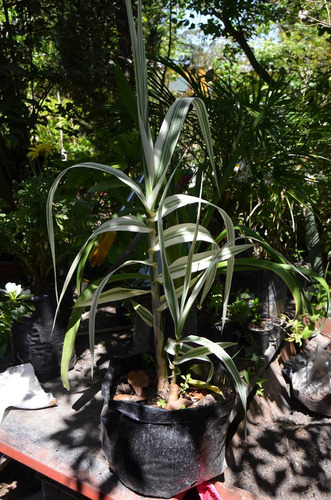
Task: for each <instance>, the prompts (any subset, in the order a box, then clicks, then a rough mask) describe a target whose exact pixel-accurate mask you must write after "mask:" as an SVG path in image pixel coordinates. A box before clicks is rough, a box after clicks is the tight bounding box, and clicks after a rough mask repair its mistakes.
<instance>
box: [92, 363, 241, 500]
mask: <svg viewBox="0 0 331 500" xmlns="http://www.w3.org/2000/svg"><path fill="white" fill-rule="evenodd" d="M116 371H117V368H116V367H115V368H114V366H111V367H110V369H109V371H108V373H107V375H106V378H105V380H104V383H103V396H104V399H105V402H104V407H103V410H102V413H101V424H102V445H103V449H104V452H105V455H106V457H107V459H108V462H109V465H110V467H111V469H112V470H113V471H114V473H115V474H116V475H117V477H118V478H119V479H120V480H121V482H122V483H124V484H125V486H127V487H128V488H130V489H131V490H133V491H136V492H137V493H139V494H141V495H146V496H152V497H159V498H170V497H172V496H175V495H176V494H178V493H180V492H184V491H186V490H188V489H190V488H192V487H193V486H195V485H197V484H199V483H202V482H205V481H207V480H208V479H211V478H213V477H216V476H218V475H219V474H221V473H222V472H223V470H224V468H225V461H224V453H225V439H226V434H227V430H228V425H229V414H230V412H231V409H232V407H233V404H234V400H232V401H230V402H228V403H226V404H221V403H217V404H215V405H210V406H201V407H196V408H192V409H186V410H176V411H167V410H163V409H162V408H158V407H151V406H145V405H141V404H139V403H130V402H127V401H113V400H112V399H110V398H111V395H112V394H113V392H114V385H115V380H116ZM117 373H118V371H117ZM114 375H115V376H114Z"/></svg>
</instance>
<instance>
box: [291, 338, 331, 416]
mask: <svg viewBox="0 0 331 500" xmlns="http://www.w3.org/2000/svg"><path fill="white" fill-rule="evenodd" d="M283 373H284V374H285V375H287V376H288V377H289V378H290V379H291V383H292V388H293V393H294V396H295V397H296V398H297V399H298V400H299V401H300V402H301V403H302V404H304V405H305V406H306V407H307V408H309V410H311V411H314V412H317V413H321V414H322V415H326V416H328V417H331V356H330V354H328V353H327V352H326V351H325V350H324V349H321V348H320V347H317V348H316V350H315V351H312V352H310V353H309V355H308V356H304V355H303V354H298V355H297V356H295V357H294V358H293V359H291V360H289V361H287V362H286V363H285V365H284V368H283Z"/></svg>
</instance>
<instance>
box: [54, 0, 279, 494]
mask: <svg viewBox="0 0 331 500" xmlns="http://www.w3.org/2000/svg"><path fill="white" fill-rule="evenodd" d="M126 6H127V10H128V19H129V25H130V34H131V40H132V45H133V53H134V63H135V73H136V88H137V112H136V115H135V116H136V118H137V121H138V124H139V131H140V136H141V143H142V151H143V182H142V183H139V182H136V181H135V180H134V179H133V178H131V177H130V176H129V175H127V174H126V173H124V172H123V171H122V170H120V169H117V168H114V167H112V166H107V165H103V164H98V163H92V162H87V163H82V164H77V165H73V166H71V167H68V168H67V169H65V170H64V171H63V172H61V174H60V175H58V177H57V178H56V180H55V181H54V183H53V185H52V187H51V189H50V191H49V196H48V204H47V223H48V232H49V240H50V247H51V251H52V255H53V261H54V269H56V252H55V238H54V223H53V217H52V204H53V200H54V195H55V193H56V190H57V188H58V186H59V183H60V181H61V180H62V179H63V177H64V176H65V174H66V173H67V172H69V171H70V170H72V169H78V168H85V169H92V170H96V171H100V172H104V173H106V174H108V175H110V176H112V177H113V178H114V180H116V181H117V182H118V181H120V182H122V183H123V184H124V185H126V186H128V187H129V188H130V189H131V190H132V192H133V194H134V195H135V203H134V204H132V210H131V211H127V212H126V213H124V214H123V213H118V214H114V215H113V216H112V217H111V218H109V219H107V220H103V221H102V223H101V224H100V226H99V227H98V228H97V229H96V230H95V231H94V232H93V233H92V234H91V236H90V237H89V238H88V239H87V241H86V243H85V244H84V245H83V247H82V248H81V250H80V251H79V252H78V254H77V256H76V258H75V259H74V261H73V263H72V265H71V267H70V269H69V272H68V275H67V277H66V280H65V283H64V287H63V289H62V292H61V294H60V296H59V298H58V309H59V307H60V304H61V301H62V298H63V296H64V293H65V290H66V287H67V285H68V283H70V281H71V279H72V277H73V275H74V273H75V271H76V270H77V289H78V293H79V296H78V299H77V301H76V303H75V306H74V308H73V312H72V315H71V318H70V321H69V326H68V331H67V334H66V337H65V341H64V347H63V353H62V362H61V375H62V381H63V384H64V386H65V387H66V388H68V389H69V380H68V367H69V360H70V358H71V355H72V350H73V347H74V343H75V336H76V333H77V330H78V327H79V322H80V318H81V315H82V312H83V311H84V310H85V308H87V307H89V308H90V323H89V337H90V351H91V362H92V373H93V362H94V354H93V353H94V338H95V328H94V320H95V315H96V310H97V306H98V304H102V303H107V302H113V301H119V300H123V299H130V300H132V302H133V304H134V308H135V310H136V313H137V314H139V315H140V317H141V318H142V319H143V320H144V321H145V322H146V324H147V325H149V326H151V327H152V329H153V334H154V344H155V349H154V352H153V355H154V359H155V373H156V378H155V380H156V382H155V391H156V395H154V394H153V395H152V396H150V392H149V391H150V387H146V386H147V385H148V381H147V378H146V373H145V374H142V373H141V364H139V365H137V362H138V361H139V363H140V361H141V357H144V356H134V357H132V358H130V359H127V360H119V359H117V360H116V359H114V360H112V361H111V363H110V367H109V370H108V373H107V375H106V378H105V382H104V385H103V396H104V400H105V401H104V407H103V410H102V415H101V420H102V428H103V432H102V440H103V445H104V449H105V451H106V453H107V458H108V460H109V463H110V466H111V468H112V470H113V471H114V472H115V473H116V474H117V476H118V477H119V479H120V480H121V481H122V482H123V483H124V484H125V485H126V486H128V487H129V488H131V489H133V490H135V491H137V492H139V493H141V494H144V495H148V496H159V497H164V498H167V497H171V496H173V495H175V494H177V493H179V492H181V491H185V490H187V489H189V488H191V487H192V486H194V485H196V484H198V483H200V482H204V481H206V480H208V479H210V478H212V477H215V476H217V475H219V474H220V473H222V472H223V468H224V443H225V436H226V430H227V426H228V422H229V413H230V411H231V408H232V407H233V403H234V392H233V391H231V390H230V394H231V396H230V399H229V400H228V399H227V398H225V400H224V397H223V396H222V390H221V388H220V383H221V381H222V379H223V378H224V375H223V372H224V367H225V368H226V372H227V374H228V375H227V378H229V375H230V376H231V377H232V379H233V381H234V385H235V387H236V389H237V392H238V394H239V397H240V399H241V401H242V405H243V407H244V409H245V408H246V393H245V387H244V384H243V382H242V379H241V377H240V374H239V372H238V369H237V367H236V365H235V363H234V362H233V360H232V358H231V357H230V356H229V355H228V354H227V352H226V351H225V347H226V345H227V344H225V343H222V342H220V339H217V340H216V341H211V340H210V339H208V338H206V337H202V336H199V335H185V334H184V333H183V332H184V326H185V323H186V321H187V318H188V316H189V313H190V310H191V309H192V307H194V306H195V304H196V302H199V303H202V302H203V300H204V298H205V297H206V295H207V293H208V291H209V289H210V287H211V286H212V284H213V281H214V278H215V276H216V273H217V271H218V268H219V267H221V268H222V271H224V269H225V267H226V278H225V286H224V295H223V318H225V313H226V309H227V303H228V298H229V293H230V286H231V279H232V274H233V268H234V258H235V255H237V254H239V253H240V252H242V251H245V250H247V249H248V248H251V247H252V243H245V244H237V242H236V238H235V230H234V227H233V224H232V222H231V220H230V218H229V217H228V215H227V214H226V212H225V211H224V210H223V209H222V208H220V207H219V206H217V205H214V204H212V203H211V202H209V201H208V200H206V199H204V198H203V196H202V193H203V183H204V175H203V171H202V169H201V170H200V175H199V176H198V179H199V184H198V194H197V195H195V196H192V195H189V194H176V193H175V192H174V191H173V190H172V188H173V180H174V175H175V173H176V168H177V167H176V166H174V165H173V164H172V158H173V156H174V150H175V147H176V144H177V142H178V139H179V136H180V133H181V129H182V126H183V123H184V120H185V118H186V116H187V115H188V113H189V112H190V111H191V110H193V111H195V112H196V114H197V117H198V122H199V124H200V127H201V132H202V135H203V138H204V141H205V144H206V155H207V156H208V159H209V162H210V165H211V167H212V171H213V172H215V168H214V156H213V148H212V142H211V136H210V130H209V124H208V118H207V113H206V110H205V107H204V104H203V102H202V101H201V100H200V99H198V98H194V97H190V98H179V99H177V100H176V101H175V102H174V103H173V104H172V105H171V106H170V108H169V110H168V112H167V114H166V116H165V118H164V120H163V123H162V125H161V127H160V131H159V134H158V135H157V138H156V140H155V141H153V138H152V131H151V128H150V125H149V119H148V94H147V69H146V57H145V49H144V44H143V38H142V12H141V2H140V1H139V2H138V25H137V28H136V26H135V23H134V19H133V14H132V9H131V3H130V0H126ZM126 91H127V92H130V90H129V89H126ZM131 97H133V96H131ZM204 167H205V165H204ZM213 180H214V183H215V189H216V190H217V186H218V185H217V176H216V175H214V177H213ZM208 208H212V209H213V210H214V211H215V212H217V213H218V214H219V216H220V218H222V220H223V221H224V227H225V231H224V234H223V235H222V237H220V238H219V239H218V240H216V238H215V237H214V236H213V235H212V234H211V232H210V231H209V230H208V228H207V227H205V226H204V225H203V224H202V223H201V221H202V220H203V216H204V212H205V210H206V209H208ZM112 231H116V232H117V233H121V232H129V233H131V234H132V235H135V234H137V233H140V234H141V235H142V236H143V237H145V238H146V246H145V252H144V254H143V255H142V257H141V258H136V259H130V260H126V261H125V262H123V263H121V264H120V265H119V266H118V267H117V268H116V269H112V270H111V271H109V272H108V273H106V275H105V276H104V277H103V278H102V279H101V278H100V279H99V280H98V281H96V282H94V283H91V284H90V285H89V286H87V287H86V288H85V289H84V290H82V287H81V277H82V273H83V269H84V265H85V262H86V261H87V258H88V254H89V251H90V248H91V242H93V240H94V238H95V237H97V236H99V235H101V234H104V233H107V232H112ZM220 243H221V245H220ZM282 272H283V273H285V269H283V268H282ZM55 274H56V271H55ZM133 282H134V285H133V284H132V283H133ZM146 283H148V286H146ZM125 285H126V286H125ZM146 295H148V296H149V297H150V302H151V309H148V307H146V306H145V305H143V304H142V303H141V301H140V302H138V301H135V298H136V297H141V296H146ZM165 310H168V311H169V312H170V316H171V320H172V336H169V337H168V338H166V335H165V327H164V311H165ZM223 321H224V320H223ZM145 354H146V353H145ZM136 368H138V370H136ZM137 371H138V374H137ZM132 372H133V373H132ZM123 373H125V374H126V378H125V381H124V385H127V386H129V389H130V390H131V392H132V391H133V394H125V393H124V400H123V398H120V399H118V398H117V399H116V398H114V397H113V396H114V395H115V394H116V391H117V392H118V391H119V389H118V388H116V383H117V381H118V380H120V379H121V376H122V375H123ZM148 373H149V372H148ZM202 374H203V375H202ZM149 379H150V380H151V379H153V376H149ZM190 387H193V388H194V390H195V391H198V390H201V389H202V390H203V392H204V393H209V394H207V396H211V394H213V397H212V398H210V397H207V396H206V398H207V401H205V403H206V404H204V403H202V404H198V405H196V406H195V405H191V406H192V407H191V408H187V409H182V406H185V407H186V404H187V403H186V401H182V400H181V399H184V400H185V399H186V398H182V395H183V393H185V392H187V390H188V388H190ZM127 396H132V397H131V398H130V397H127ZM149 398H151V400H152V402H153V403H156V404H152V405H149V404H145V403H146V402H147V401H148V399H149ZM206 398H204V399H206ZM130 399H131V401H130ZM132 399H133V401H132ZM210 399H212V401H213V404H207V402H208V400H209V401H210ZM140 400H143V403H142V402H140ZM178 401H179V406H178ZM163 406H164V407H163ZM171 408H175V409H173V410H171V411H169V410H170V409H171Z"/></svg>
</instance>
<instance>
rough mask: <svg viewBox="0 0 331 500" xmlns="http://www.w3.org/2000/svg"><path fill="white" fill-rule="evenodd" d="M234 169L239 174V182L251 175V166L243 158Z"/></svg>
mask: <svg viewBox="0 0 331 500" xmlns="http://www.w3.org/2000/svg"><path fill="white" fill-rule="evenodd" d="M234 171H235V173H236V174H238V181H239V182H243V181H245V180H246V179H247V178H248V177H249V176H250V175H251V167H250V166H249V165H248V163H246V162H245V161H243V160H241V161H240V162H239V163H237V164H236V166H235V167H234Z"/></svg>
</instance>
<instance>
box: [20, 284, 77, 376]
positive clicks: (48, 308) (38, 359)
mask: <svg viewBox="0 0 331 500" xmlns="http://www.w3.org/2000/svg"><path fill="white" fill-rule="evenodd" d="M32 301H33V302H34V305H35V311H34V312H33V314H32V315H31V316H30V317H26V318H23V321H20V322H15V323H13V326H12V349H13V355H14V360H15V362H16V363H31V364H32V366H33V368H34V370H35V373H36V375H37V377H38V379H39V380H40V381H41V382H43V381H46V380H49V379H51V378H53V377H57V376H58V375H59V374H60V362H61V355H62V345H63V339H64V335H65V332H66V328H67V324H68V320H69V316H70V308H69V307H63V308H62V309H61V310H60V313H59V315H58V319H57V322H56V324H55V326H54V329H53V331H52V327H53V321H54V314H55V310H56V301H55V297H54V295H52V294H47V295H37V296H35V297H33V299H32ZM74 361H75V356H74V355H73V359H72V364H74Z"/></svg>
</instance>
